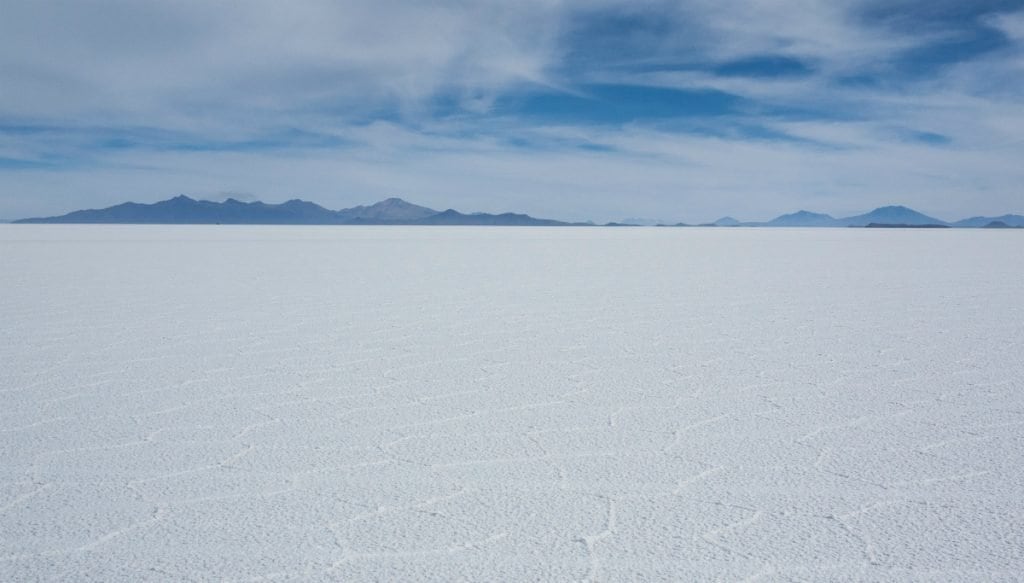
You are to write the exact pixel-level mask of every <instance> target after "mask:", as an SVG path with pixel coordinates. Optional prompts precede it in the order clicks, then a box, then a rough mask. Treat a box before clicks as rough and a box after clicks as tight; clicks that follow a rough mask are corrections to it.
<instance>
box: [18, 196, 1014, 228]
mask: <svg viewBox="0 0 1024 583" xmlns="http://www.w3.org/2000/svg"><path fill="white" fill-rule="evenodd" d="M13 222H15V223H135V224H199V225H202V224H227V225H506V226H562V225H572V226H593V223H590V222H586V223H568V222H563V221H556V220H552V219H538V218H535V217H531V216H529V215H524V214H519V213H501V214H489V213H468V214H467V213H461V212H459V211H456V210H454V209H448V210H445V211H436V210H434V209H431V208H427V207H425V206H419V205H415V204H412V203H410V202H406V201H404V200H402V199H400V198H388V199H385V200H382V201H380V202H377V203H374V204H371V205H360V206H356V207H352V208H347V209H341V210H338V211H332V210H330V209H326V208H324V207H322V206H320V205H318V204H316V203H312V202H309V201H305V200H299V199H293V200H289V201H287V202H283V203H280V204H267V203H263V202H242V201H239V200H236V199H233V198H229V199H227V200H225V201H224V202H213V201H209V200H195V199H193V198H189V197H187V196H185V195H179V196H176V197H174V198H171V199H168V200H162V201H160V202H155V203H152V204H140V203H135V202H126V203H123V204H119V205H115V206H112V207H108V208H104V209H91V210H80V211H74V212H71V213H68V214H66V215H61V216H56V217H44V218H34V219H22V220H19V221H13ZM636 222H639V221H636ZM645 222H647V221H645ZM630 224H635V222H632V221H631V222H630V223H626V222H623V223H608V224H607V225H608V226H626V225H630ZM1004 225H1005V226H1007V227H1021V228H1024V216H1022V215H1012V214H1007V215H1003V216H1000V217H971V218H969V219H963V220H961V221H956V222H954V223H946V222H944V221H941V220H939V219H936V218H934V217H930V216H928V215H925V214H922V213H920V212H918V211H915V210H913V209H910V208H907V207H905V206H885V207H881V208H877V209H875V210H873V211H871V212H868V213H864V214H862V215H857V216H853V217H844V218H839V219H837V218H833V217H832V216H830V215H826V214H821V213H813V212H810V211H805V210H802V211H797V212H795V213H791V214H786V215H781V216H779V217H776V218H774V219H772V220H770V221H768V222H765V223H755V222H741V221H738V220H736V219H734V218H733V217H722V218H720V219H718V220H717V221H715V222H713V223H705V224H703V225H701V226H705V227H868V226H870V227H887V226H891V227H936V226H942V227H969V228H984V227H988V228H999V227H1002V226H1004ZM659 226H662V225H661V224H659ZM672 226H678V227H682V226H687V225H686V224H685V223H676V224H675V225H672Z"/></svg>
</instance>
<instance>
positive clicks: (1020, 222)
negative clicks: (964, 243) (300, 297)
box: [953, 215, 1024, 227]
mask: <svg viewBox="0 0 1024 583" xmlns="http://www.w3.org/2000/svg"><path fill="white" fill-rule="evenodd" d="M991 223H1004V224H1005V225H1006V226H1008V227H1024V216H1022V215H1003V216H1001V217H971V218H969V219H964V220H962V221H957V222H955V223H953V226H954V227H987V226H988V225H989V224H991Z"/></svg>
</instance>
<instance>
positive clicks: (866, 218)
mask: <svg viewBox="0 0 1024 583" xmlns="http://www.w3.org/2000/svg"><path fill="white" fill-rule="evenodd" d="M872 223H874V224H876V225H945V224H946V222H945V221H940V220H939V219H936V218H934V217H929V216H928V215H925V214H922V213H919V212H917V211H915V210H914V209H910V208H907V207H905V206H883V207H881V208H876V209H875V210H873V211H871V212H869V213H864V214H863V215H857V216H855V217H846V218H844V219H839V220H838V221H837V226H842V227H865V226H867V225H870V224H872Z"/></svg>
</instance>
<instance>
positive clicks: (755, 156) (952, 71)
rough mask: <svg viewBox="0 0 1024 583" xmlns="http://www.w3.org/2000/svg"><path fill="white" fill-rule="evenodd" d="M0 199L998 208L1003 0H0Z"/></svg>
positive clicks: (1005, 72) (639, 210)
mask: <svg viewBox="0 0 1024 583" xmlns="http://www.w3.org/2000/svg"><path fill="white" fill-rule="evenodd" d="M3 11H4V17H3V18H2V19H0V218H19V217H24V216H35V215H48V214H56V213H63V212H67V211H70V210H73V209H77V208H86V207H101V206H108V205H111V204H116V203H118V202H123V201H125V200H135V201H141V202H149V201H155V200H160V199H164V198H169V197H170V196H173V195H175V194H179V193H185V194H189V195H191V196H194V197H199V198H210V199H220V198H226V197H228V196H234V197H236V198H242V199H259V200H264V201H267V202H279V201H284V200H287V199H290V198H295V197H300V198H304V199H308V200H313V201H316V202H319V203H321V204H324V205H325V206H328V207H332V208H340V207H345V206H352V205H355V204H362V203H367V202H372V201H375V200H379V199H382V198H385V197H388V196H400V197H403V198H406V199H407V200H410V201H413V202H417V203H420V204H425V205H428V206H433V207H436V208H448V207H454V208H458V209H461V210H467V211H468V210H482V211H504V210H516V211H524V212H529V213H531V214H534V215H538V216H549V217H555V218H563V219H574V220H582V219H594V220H599V221H604V220H616V219H621V218H623V217H644V218H654V219H659V220H671V221H704V220H712V219H714V218H717V217H718V216H721V215H725V214H730V215H733V216H737V217H739V218H742V219H749V220H758V219H766V218H771V217H772V216H775V215H778V214H781V213H784V212H790V211H794V210H797V209H809V210H813V211H820V212H828V213H832V214H835V215H843V214H855V213H858V212H861V211H865V210H869V209H870V208H873V207H875V206H880V205H884V204H906V205H909V206H913V207H915V208H918V209H919V210H922V211H925V212H928V213H930V214H933V215H935V216H938V217H939V218H945V219H955V218H961V217H964V216H968V215H974V214H1002V213H1005V212H1024V187H1022V186H1021V185H1024V164H1021V163H1020V161H1021V160H1024V0H1014V1H1002V0H991V1H989V0H973V1H968V0H962V1H949V0H932V1H927V2H925V1H917V0H908V1H902V0H895V1H894V0H888V1H857V0H792V1H766V0H737V1H715V0H695V1H685V0H682V1H676V2H658V1H643V0H638V1H631V2H625V1H615V0H589V1H582V0H521V1H517V2H504V1H501V2H499V1H477V2H471V1H466V0H461V1H439V2H433V3H424V2H415V1H404V0H375V1H352V0H332V1H326V0H324V1H319V0H317V1H296V2H288V3H283V2H277V1H271V0H253V1H250V2H244V3H220V2H200V1H198V0H181V1H174V2H170V1H166V2H165V1H159V0H154V1H150V2H137V1H135V0H104V1H94V0H80V1H76V2H65V1H56V0H31V1H28V0H25V1H22V0H13V1H11V2H5V6H4V9H3Z"/></svg>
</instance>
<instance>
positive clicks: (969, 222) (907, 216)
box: [708, 206, 1024, 228]
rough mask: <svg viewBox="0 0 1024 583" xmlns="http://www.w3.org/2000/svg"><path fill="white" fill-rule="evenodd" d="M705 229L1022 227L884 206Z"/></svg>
mask: <svg viewBox="0 0 1024 583" xmlns="http://www.w3.org/2000/svg"><path fill="white" fill-rule="evenodd" d="M708 226H715V227H868V226H871V227H883V226H884V227H974V228H979V227H991V228H997V227H1022V228H1024V215H1003V216H1001V217H972V218H970V219H964V220H962V221H956V222H954V223H947V222H946V221H943V220H940V219H936V218H935V217H930V216H928V215H925V214H922V213H919V212H917V211H915V210H914V209H911V208H907V207H905V206H884V207H881V208H876V209H875V210H873V211H871V212H869V213H864V214H862V215H856V216H852V217H843V218H838V219H837V218H835V217H832V216H830V215H825V214H821V213H812V212H810V211H797V212H795V213H792V214H788V215H782V216H779V217H776V218H774V219H772V220H770V221H768V222H764V223H754V222H748V223H741V222H739V221H737V220H736V219H734V218H732V217H723V218H721V219H718V220H717V221H715V222H714V223H710V224H709V225H708Z"/></svg>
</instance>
